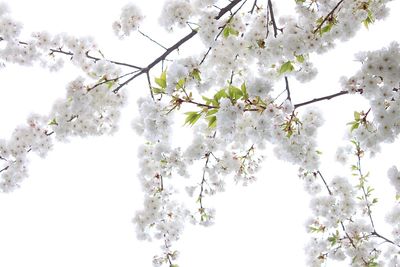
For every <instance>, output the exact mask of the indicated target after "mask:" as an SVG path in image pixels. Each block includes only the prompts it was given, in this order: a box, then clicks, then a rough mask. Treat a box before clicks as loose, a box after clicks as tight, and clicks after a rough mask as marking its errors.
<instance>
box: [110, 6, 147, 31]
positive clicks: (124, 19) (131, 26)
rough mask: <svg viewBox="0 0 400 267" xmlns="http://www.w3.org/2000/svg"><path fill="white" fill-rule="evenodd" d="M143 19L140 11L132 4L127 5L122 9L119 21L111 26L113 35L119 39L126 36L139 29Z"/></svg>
mask: <svg viewBox="0 0 400 267" xmlns="http://www.w3.org/2000/svg"><path fill="white" fill-rule="evenodd" d="M143 19H144V16H143V15H142V12H141V11H140V9H139V8H138V7H137V6H136V5H134V4H128V5H126V6H124V7H123V8H122V12H121V16H120V18H119V20H118V21H115V22H114V23H113V25H112V26H113V30H114V33H115V34H116V35H117V36H119V37H120V38H122V37H124V36H128V35H130V33H131V32H133V31H136V30H137V29H138V28H139V24H140V23H141V22H142V20H143Z"/></svg>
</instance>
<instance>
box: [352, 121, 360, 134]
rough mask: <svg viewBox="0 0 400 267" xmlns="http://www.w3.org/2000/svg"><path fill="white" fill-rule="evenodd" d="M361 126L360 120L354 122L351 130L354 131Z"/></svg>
mask: <svg viewBox="0 0 400 267" xmlns="http://www.w3.org/2000/svg"><path fill="white" fill-rule="evenodd" d="M359 126H360V123H359V122H354V123H353V125H352V126H351V129H350V131H351V132H352V131H354V130H355V129H358V127H359Z"/></svg>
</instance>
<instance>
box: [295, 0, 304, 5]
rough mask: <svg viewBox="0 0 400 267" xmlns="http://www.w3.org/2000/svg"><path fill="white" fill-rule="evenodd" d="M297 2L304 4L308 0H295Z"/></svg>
mask: <svg viewBox="0 0 400 267" xmlns="http://www.w3.org/2000/svg"><path fill="white" fill-rule="evenodd" d="M294 1H295V2H296V4H303V3H304V2H305V1H306V0H294Z"/></svg>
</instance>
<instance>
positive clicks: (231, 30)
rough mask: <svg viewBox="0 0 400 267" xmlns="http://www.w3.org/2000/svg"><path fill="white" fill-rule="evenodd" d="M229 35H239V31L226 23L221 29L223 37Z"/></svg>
mask: <svg viewBox="0 0 400 267" xmlns="http://www.w3.org/2000/svg"><path fill="white" fill-rule="evenodd" d="M229 35H234V36H238V35H239V31H238V30H235V29H234V28H232V27H231V26H228V25H226V26H225V28H224V31H223V36H224V37H225V38H228V37H229Z"/></svg>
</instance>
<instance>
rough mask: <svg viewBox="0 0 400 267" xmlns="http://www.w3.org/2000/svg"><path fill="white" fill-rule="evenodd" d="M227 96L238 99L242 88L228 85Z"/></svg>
mask: <svg viewBox="0 0 400 267" xmlns="http://www.w3.org/2000/svg"><path fill="white" fill-rule="evenodd" d="M228 96H229V98H230V99H232V100H238V99H240V98H241V97H242V96H243V92H242V90H240V89H239V88H237V87H236V86H233V85H229V87H228Z"/></svg>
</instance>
